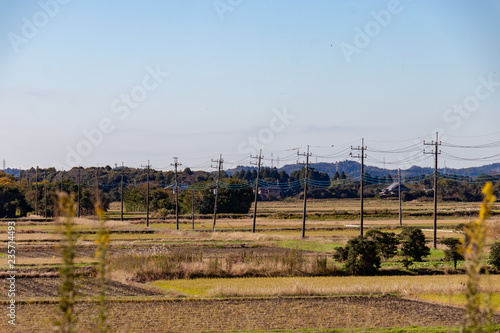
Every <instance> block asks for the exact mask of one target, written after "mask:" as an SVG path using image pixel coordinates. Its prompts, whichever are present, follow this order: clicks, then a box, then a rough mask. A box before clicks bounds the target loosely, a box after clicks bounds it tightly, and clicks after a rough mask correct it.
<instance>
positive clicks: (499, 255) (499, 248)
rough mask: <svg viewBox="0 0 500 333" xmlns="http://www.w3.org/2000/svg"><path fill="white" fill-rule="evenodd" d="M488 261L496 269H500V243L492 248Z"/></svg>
mask: <svg viewBox="0 0 500 333" xmlns="http://www.w3.org/2000/svg"><path fill="white" fill-rule="evenodd" d="M488 261H489V263H490V264H491V265H493V267H495V268H496V269H500V242H496V243H494V244H493V245H492V246H491V251H490V255H489V257H488Z"/></svg>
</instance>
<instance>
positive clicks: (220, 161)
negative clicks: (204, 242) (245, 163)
mask: <svg viewBox="0 0 500 333" xmlns="http://www.w3.org/2000/svg"><path fill="white" fill-rule="evenodd" d="M212 162H214V163H217V164H218V166H217V168H218V171H217V180H216V181H215V204H214V225H213V227H212V232H215V223H216V222H217V200H218V199H219V181H220V172H221V168H222V163H223V162H224V160H223V159H222V154H220V156H219V159H218V160H212ZM212 167H213V168H214V166H212Z"/></svg>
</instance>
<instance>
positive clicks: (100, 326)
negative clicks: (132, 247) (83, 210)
mask: <svg viewBox="0 0 500 333" xmlns="http://www.w3.org/2000/svg"><path fill="white" fill-rule="evenodd" d="M95 211H96V213H97V216H98V218H99V229H98V232H97V239H96V241H95V242H96V244H97V251H96V257H97V269H96V270H97V279H98V281H99V293H98V295H99V300H98V303H97V304H98V305H97V310H98V317H97V323H96V326H97V331H98V332H109V331H110V326H109V324H108V322H107V318H108V314H107V313H108V305H107V301H106V290H107V285H106V273H107V268H106V256H107V253H108V249H109V242H110V237H109V229H108V228H107V227H106V218H105V216H104V210H103V209H102V208H101V206H100V204H99V202H98V203H97V204H96V205H95Z"/></svg>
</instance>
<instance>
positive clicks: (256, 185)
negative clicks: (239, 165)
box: [250, 149, 262, 233]
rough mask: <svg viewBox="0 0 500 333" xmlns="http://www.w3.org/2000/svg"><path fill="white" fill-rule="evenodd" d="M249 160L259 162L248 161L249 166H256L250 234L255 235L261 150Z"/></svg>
mask: <svg viewBox="0 0 500 333" xmlns="http://www.w3.org/2000/svg"><path fill="white" fill-rule="evenodd" d="M250 158H258V159H259V162H257V163H253V162H252V161H250V164H257V179H255V200H254V208H253V225H252V233H255V223H256V220H257V200H258V198H259V174H260V162H261V160H262V149H260V150H259V156H252V155H250Z"/></svg>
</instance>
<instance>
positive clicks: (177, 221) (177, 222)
mask: <svg viewBox="0 0 500 333" xmlns="http://www.w3.org/2000/svg"><path fill="white" fill-rule="evenodd" d="M177 159H178V158H177V157H174V163H172V164H170V165H173V166H174V168H175V173H174V193H175V225H176V226H177V230H179V207H178V205H179V194H178V192H179V188H178V186H177V166H179V165H182V164H180V163H179V162H178V161H177Z"/></svg>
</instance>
